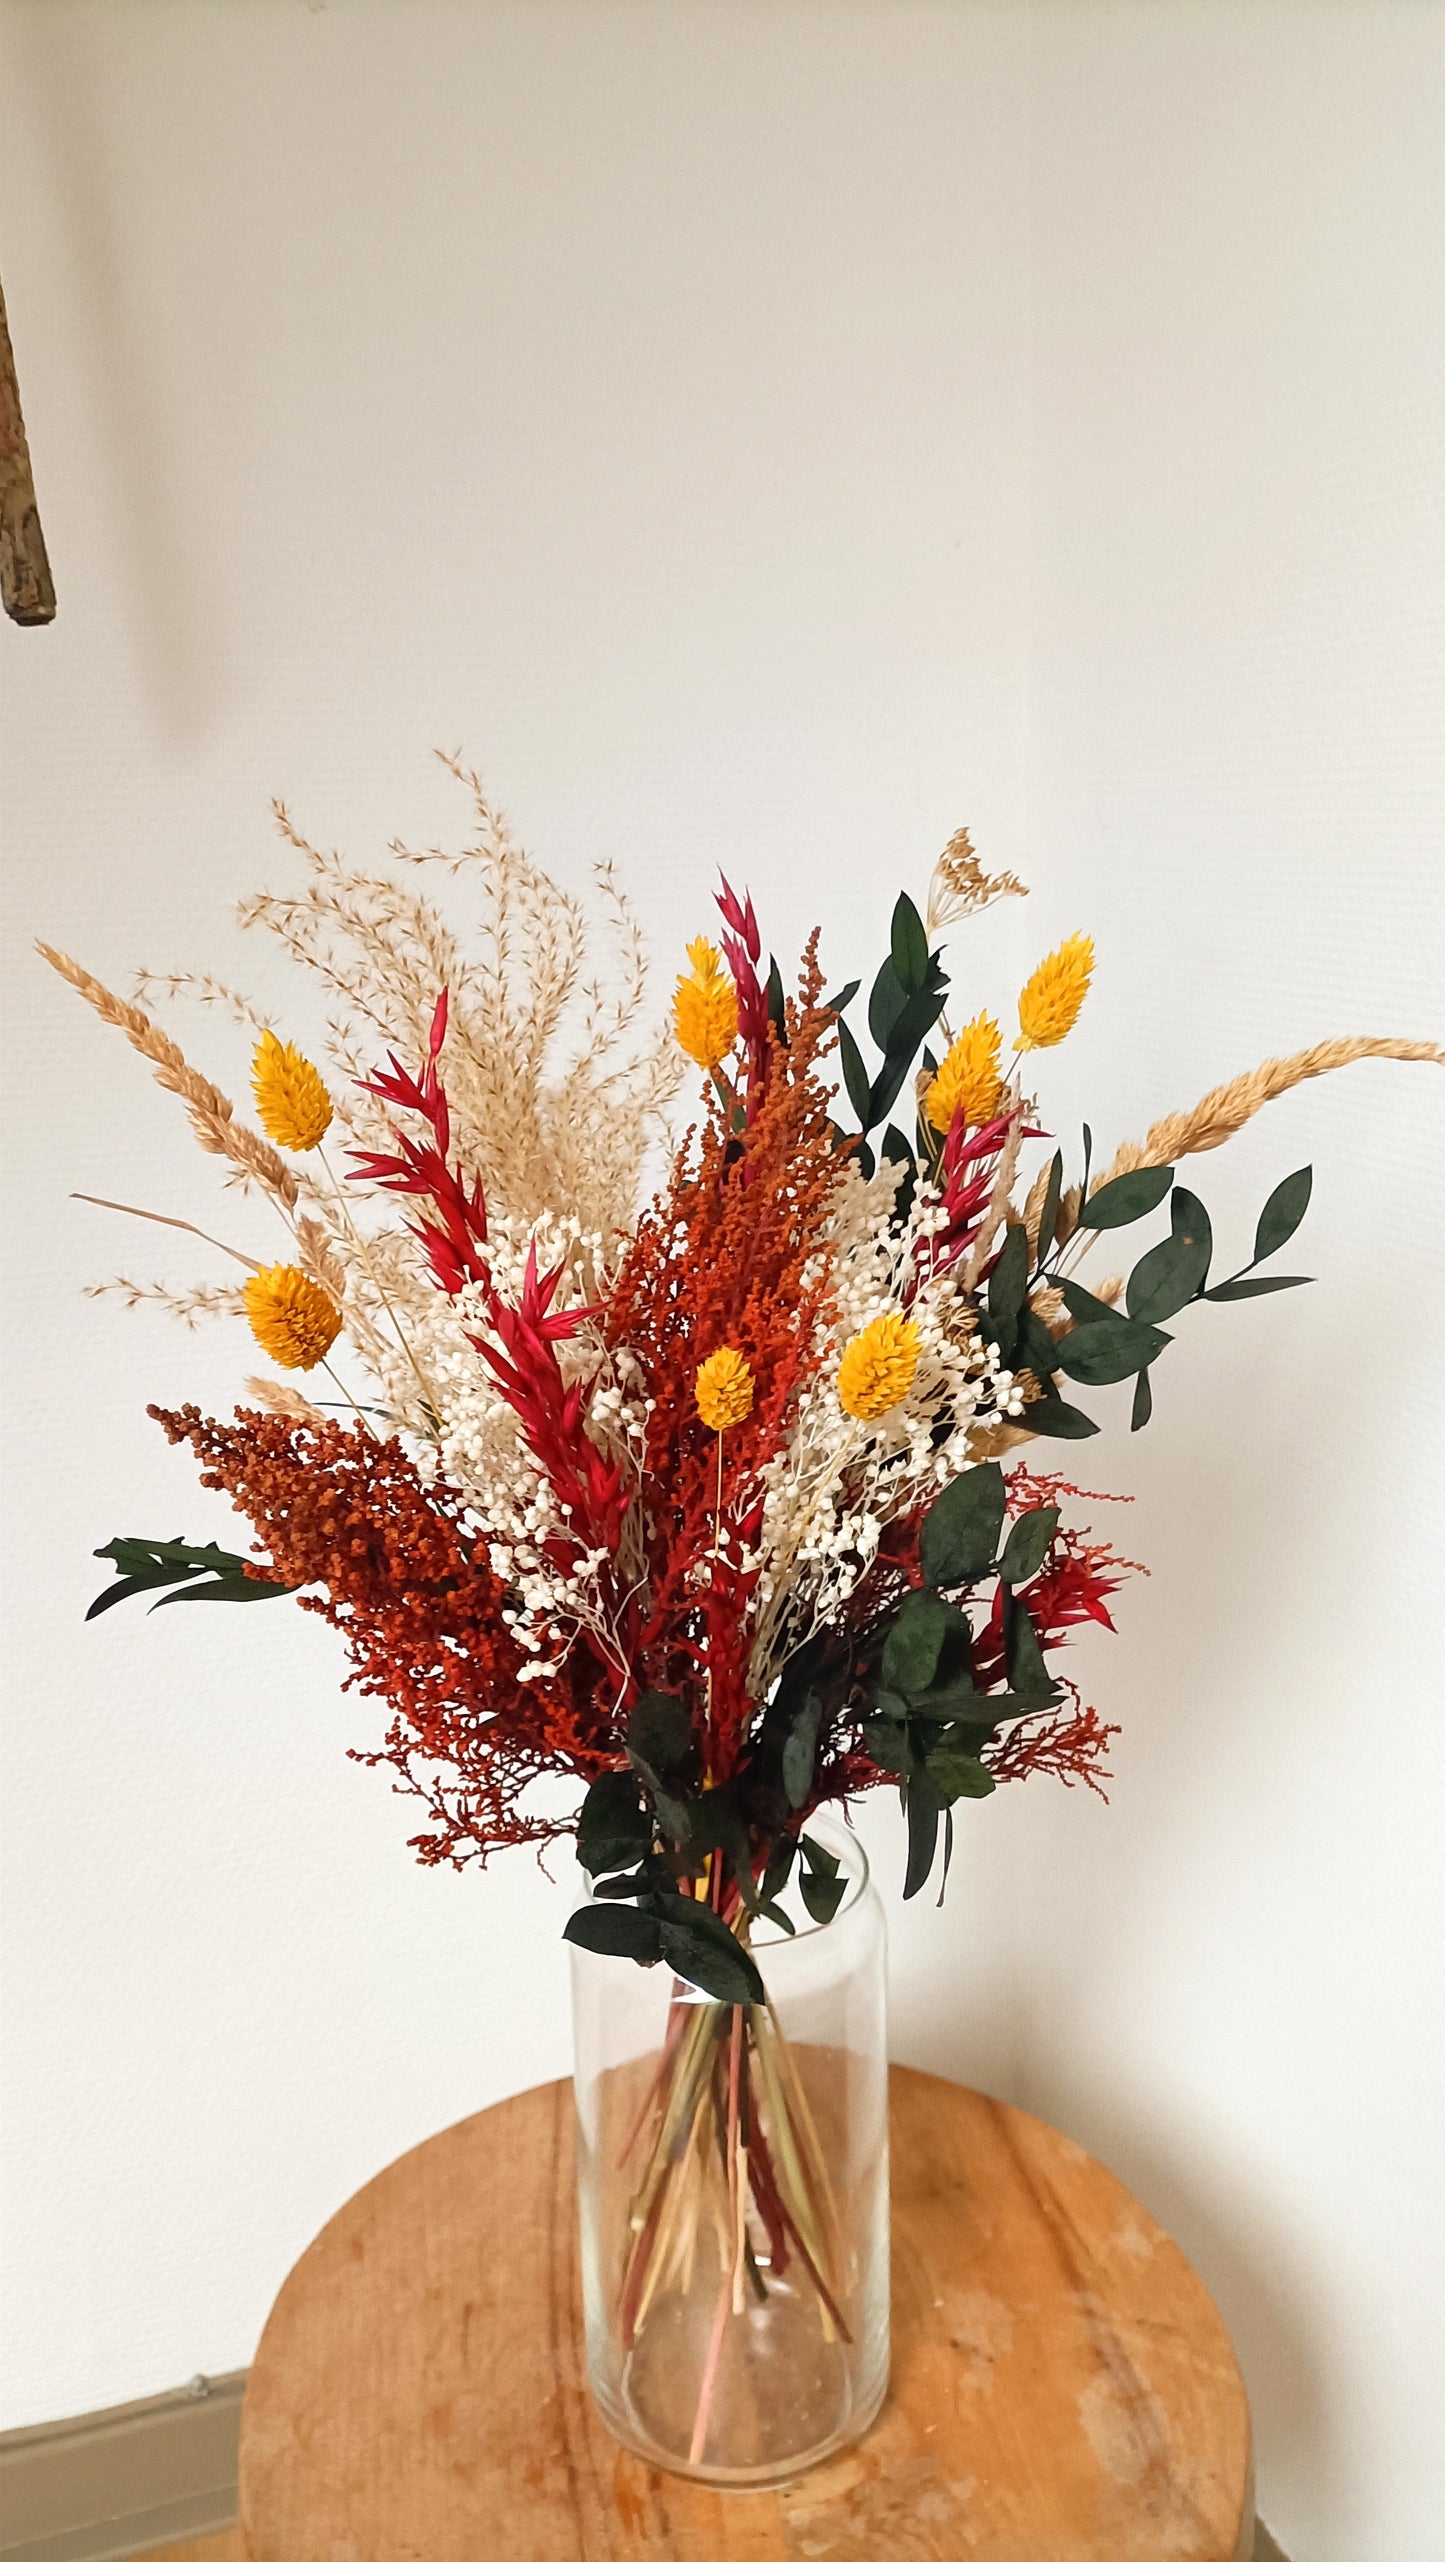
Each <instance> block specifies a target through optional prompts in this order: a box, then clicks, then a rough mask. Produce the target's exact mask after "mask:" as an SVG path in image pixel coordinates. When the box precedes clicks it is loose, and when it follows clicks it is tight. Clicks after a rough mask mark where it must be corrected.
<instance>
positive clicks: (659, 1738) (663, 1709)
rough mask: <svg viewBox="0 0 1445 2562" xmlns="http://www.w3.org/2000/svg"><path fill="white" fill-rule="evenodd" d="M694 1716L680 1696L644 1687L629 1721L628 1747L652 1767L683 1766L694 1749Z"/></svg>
mask: <svg viewBox="0 0 1445 2562" xmlns="http://www.w3.org/2000/svg"><path fill="white" fill-rule="evenodd" d="M692 1744H693V1735H692V1719H691V1718H690V1717H689V1715H688V1713H687V1710H686V1708H685V1707H684V1706H683V1703H682V1701H681V1700H680V1699H674V1698H673V1697H672V1696H671V1694H670V1693H669V1692H668V1691H665V1690H645V1691H644V1692H643V1694H642V1697H641V1698H640V1699H639V1701H638V1703H637V1705H636V1707H635V1708H634V1709H633V1711H632V1714H631V1716H630V1717H629V1718H628V1721H627V1749H628V1751H629V1752H630V1753H632V1754H634V1755H635V1757H636V1759H637V1760H638V1761H641V1762H645V1763H646V1765H647V1767H648V1769H649V1770H656V1771H660V1772H663V1773H666V1772H668V1771H673V1770H680V1769H681V1768H682V1765H683V1763H684V1762H685V1761H686V1760H687V1757H688V1755H689V1753H690V1752H691V1751H692Z"/></svg>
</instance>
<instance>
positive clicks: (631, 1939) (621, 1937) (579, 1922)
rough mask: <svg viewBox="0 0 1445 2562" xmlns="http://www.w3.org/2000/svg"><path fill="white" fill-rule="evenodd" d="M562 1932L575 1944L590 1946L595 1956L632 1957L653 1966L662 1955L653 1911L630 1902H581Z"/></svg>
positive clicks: (576, 1946) (640, 1964) (657, 1926)
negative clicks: (635, 1906)
mask: <svg viewBox="0 0 1445 2562" xmlns="http://www.w3.org/2000/svg"><path fill="white" fill-rule="evenodd" d="M562 1936H563V1938H564V1939H570V1940H571V1942H572V1945H573V1947H574V1948H590V1949H591V1951H592V1954H593V1956H594V1957H631V1958H633V1959H634V1960H635V1962H636V1963H637V1964H638V1965H639V1966H655V1965H656V1963H657V1961H658V1959H659V1957H660V1956H661V1955H662V1931H661V1929H660V1927H659V1925H658V1922H657V1920H656V1917H655V1915H653V1914H652V1913H641V1912H637V1911H635V1910H634V1909H633V1907H632V1906H631V1905H629V1904H584V1905H583V1906H582V1909H581V1911H580V1912H575V1913H574V1914H573V1915H572V1918H571V1920H570V1921H569V1922H568V1924H567V1927H566V1929H565V1930H564V1931H563V1933H562Z"/></svg>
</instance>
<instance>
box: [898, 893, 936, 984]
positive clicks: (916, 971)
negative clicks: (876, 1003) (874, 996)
mask: <svg viewBox="0 0 1445 2562" xmlns="http://www.w3.org/2000/svg"><path fill="white" fill-rule="evenodd" d="M892 943H893V951H892V958H893V968H894V971H895V974H896V976H897V978H898V982H899V984H900V986H901V987H904V988H906V989H907V991H908V994H909V995H910V996H912V995H913V994H914V992H915V990H917V989H918V988H921V987H922V985H923V983H924V981H925V979H926V978H927V976H928V937H927V935H926V934H925V933H924V931H923V919H922V917H921V916H920V915H919V913H918V910H917V908H916V907H915V906H914V904H913V901H912V899H911V898H910V897H909V895H908V893H907V891H906V890H903V891H901V892H900V894H899V898H898V902H897V905H896V906H895V908H894V910H893V937H892Z"/></svg>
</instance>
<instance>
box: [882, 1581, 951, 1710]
mask: <svg viewBox="0 0 1445 2562" xmlns="http://www.w3.org/2000/svg"><path fill="white" fill-rule="evenodd" d="M957 1617H958V1613H957V1612H956V1611H955V1610H953V1609H952V1608H951V1606H950V1604H949V1603H948V1602H946V1601H940V1600H939V1598H938V1596H937V1594H936V1593H932V1592H910V1593H908V1594H906V1595H905V1597H904V1599H903V1600H902V1601H901V1602H900V1603H899V1606H898V1615H897V1617H896V1618H895V1620H894V1622H893V1625H892V1627H891V1628H890V1629H889V1631H888V1638H887V1642H886V1644H885V1646H884V1648H883V1664H882V1674H883V1679H884V1681H885V1683H886V1684H887V1686H888V1688H889V1689H890V1690H904V1691H915V1690H926V1689H927V1688H928V1685H929V1683H930V1682H931V1681H932V1679H933V1676H934V1673H935V1671H936V1670H937V1668H938V1658H939V1656H940V1654H941V1653H942V1651H943V1641H944V1639H945V1637H946V1636H947V1635H948V1633H949V1630H950V1628H951V1627H952V1626H953V1624H954V1622H955V1620H956V1619H957Z"/></svg>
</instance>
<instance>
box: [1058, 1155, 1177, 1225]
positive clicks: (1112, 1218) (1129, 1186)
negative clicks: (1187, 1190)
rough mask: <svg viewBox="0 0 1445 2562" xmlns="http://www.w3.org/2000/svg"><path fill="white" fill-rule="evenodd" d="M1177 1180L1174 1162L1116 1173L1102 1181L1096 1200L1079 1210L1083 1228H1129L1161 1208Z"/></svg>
mask: <svg viewBox="0 0 1445 2562" xmlns="http://www.w3.org/2000/svg"><path fill="white" fill-rule="evenodd" d="M1173 1180H1174V1168H1173V1166H1172V1165H1139V1166H1136V1167H1135V1168H1134V1171H1133V1173H1132V1174H1116V1175H1115V1177H1114V1180H1113V1182H1112V1183H1101V1184H1100V1186H1099V1189H1098V1191H1097V1192H1096V1193H1095V1194H1094V1197H1093V1199H1092V1201H1085V1202H1084V1204H1083V1206H1082V1208H1081V1209H1080V1212H1079V1225H1080V1227H1081V1228H1127V1227H1131V1226H1132V1225H1133V1222H1134V1221H1135V1219H1142V1218H1144V1217H1146V1216H1147V1214H1148V1212H1149V1211H1150V1210H1157V1209H1158V1207H1159V1204H1160V1202H1161V1201H1162V1200H1163V1198H1164V1195H1165V1193H1166V1192H1167V1191H1168V1189H1169V1186H1170V1184H1171V1183H1172V1182H1173Z"/></svg>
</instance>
